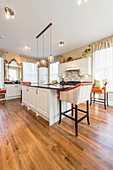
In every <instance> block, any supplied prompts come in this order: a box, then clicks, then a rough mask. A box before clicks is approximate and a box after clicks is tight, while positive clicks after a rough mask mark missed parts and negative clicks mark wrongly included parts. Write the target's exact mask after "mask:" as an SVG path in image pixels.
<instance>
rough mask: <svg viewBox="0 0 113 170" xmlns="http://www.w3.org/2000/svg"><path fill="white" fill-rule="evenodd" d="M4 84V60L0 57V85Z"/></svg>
mask: <svg viewBox="0 0 113 170" xmlns="http://www.w3.org/2000/svg"><path fill="white" fill-rule="evenodd" d="M3 84H4V60H3V58H1V57H0V87H1V86H3Z"/></svg>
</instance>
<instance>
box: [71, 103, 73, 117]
mask: <svg viewBox="0 0 113 170" xmlns="http://www.w3.org/2000/svg"><path fill="white" fill-rule="evenodd" d="M71 108H72V112H71V116H73V104H72V105H71Z"/></svg>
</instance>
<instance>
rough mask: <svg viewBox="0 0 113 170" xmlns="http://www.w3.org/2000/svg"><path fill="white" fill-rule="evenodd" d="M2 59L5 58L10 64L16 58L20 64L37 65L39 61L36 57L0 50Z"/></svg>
mask: <svg viewBox="0 0 113 170" xmlns="http://www.w3.org/2000/svg"><path fill="white" fill-rule="evenodd" d="M0 57H3V58H4V60H7V61H8V62H9V61H10V60H11V59H13V58H15V59H16V60H17V62H18V63H23V62H31V63H36V62H37V61H39V59H37V58H35V57H29V56H25V55H20V54H18V53H14V52H11V51H6V50H0Z"/></svg>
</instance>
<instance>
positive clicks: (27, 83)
mask: <svg viewBox="0 0 113 170" xmlns="http://www.w3.org/2000/svg"><path fill="white" fill-rule="evenodd" d="M21 84H23V85H31V82H21Z"/></svg>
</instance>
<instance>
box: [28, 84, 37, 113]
mask: <svg viewBox="0 0 113 170" xmlns="http://www.w3.org/2000/svg"><path fill="white" fill-rule="evenodd" d="M28 91H29V93H28V94H29V108H30V109H31V110H32V111H36V104H37V103H36V88H35V87H29V90H28Z"/></svg>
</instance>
